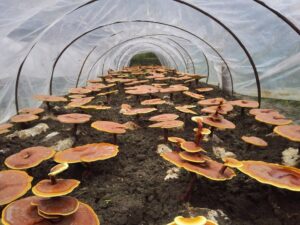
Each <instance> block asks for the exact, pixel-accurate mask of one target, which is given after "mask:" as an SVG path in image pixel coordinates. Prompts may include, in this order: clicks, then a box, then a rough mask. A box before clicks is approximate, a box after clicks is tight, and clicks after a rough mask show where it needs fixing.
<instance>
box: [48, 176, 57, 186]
mask: <svg viewBox="0 0 300 225" xmlns="http://www.w3.org/2000/svg"><path fill="white" fill-rule="evenodd" d="M49 178H50V180H51V184H52V185H54V184H56V183H57V181H56V178H55V176H49Z"/></svg>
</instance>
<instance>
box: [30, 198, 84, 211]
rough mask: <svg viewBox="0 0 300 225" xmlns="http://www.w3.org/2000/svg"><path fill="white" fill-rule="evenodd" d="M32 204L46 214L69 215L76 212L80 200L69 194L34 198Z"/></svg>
mask: <svg viewBox="0 0 300 225" xmlns="http://www.w3.org/2000/svg"><path fill="white" fill-rule="evenodd" d="M31 205H33V206H36V207H37V210H38V212H39V214H40V213H42V214H43V215H46V216H69V215H71V214H74V213H75V212H76V211H77V210H78V208H79V201H78V200H77V199H76V198H73V197H69V196H60V197H55V198H34V199H33V200H32V202H31Z"/></svg>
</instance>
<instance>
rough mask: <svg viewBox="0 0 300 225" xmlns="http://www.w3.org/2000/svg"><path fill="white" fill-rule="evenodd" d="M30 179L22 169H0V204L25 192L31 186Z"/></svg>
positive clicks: (12, 199) (4, 203) (6, 202)
mask: <svg viewBox="0 0 300 225" xmlns="http://www.w3.org/2000/svg"><path fill="white" fill-rule="evenodd" d="M32 179H33V178H32V177H31V176H29V175H28V174H27V173H26V172H24V171H18V170H3V171H0V205H6V204H8V203H10V202H12V201H14V200H16V199H18V198H20V197H21V196H23V195H24V194H26V192H27V191H28V190H30V188H31V181H32Z"/></svg>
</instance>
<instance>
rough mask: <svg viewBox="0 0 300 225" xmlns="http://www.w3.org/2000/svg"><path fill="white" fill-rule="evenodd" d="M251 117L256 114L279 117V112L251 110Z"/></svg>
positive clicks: (273, 110)
mask: <svg viewBox="0 0 300 225" xmlns="http://www.w3.org/2000/svg"><path fill="white" fill-rule="evenodd" d="M249 114H251V115H254V116H256V115H258V114H273V115H280V114H279V112H278V111H277V110H275V109H251V110H250V111H249Z"/></svg>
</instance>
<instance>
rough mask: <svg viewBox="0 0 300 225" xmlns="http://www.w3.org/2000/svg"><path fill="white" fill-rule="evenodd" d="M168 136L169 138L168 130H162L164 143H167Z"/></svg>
mask: <svg viewBox="0 0 300 225" xmlns="http://www.w3.org/2000/svg"><path fill="white" fill-rule="evenodd" d="M168 136H169V130H168V129H164V140H165V142H168Z"/></svg>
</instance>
